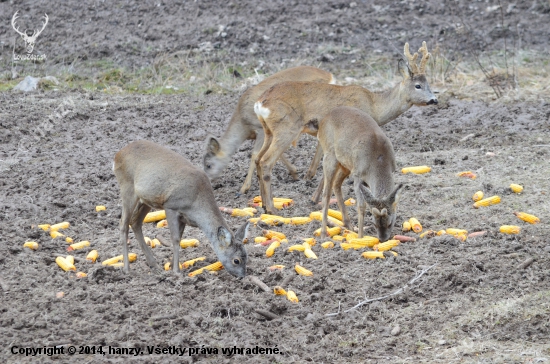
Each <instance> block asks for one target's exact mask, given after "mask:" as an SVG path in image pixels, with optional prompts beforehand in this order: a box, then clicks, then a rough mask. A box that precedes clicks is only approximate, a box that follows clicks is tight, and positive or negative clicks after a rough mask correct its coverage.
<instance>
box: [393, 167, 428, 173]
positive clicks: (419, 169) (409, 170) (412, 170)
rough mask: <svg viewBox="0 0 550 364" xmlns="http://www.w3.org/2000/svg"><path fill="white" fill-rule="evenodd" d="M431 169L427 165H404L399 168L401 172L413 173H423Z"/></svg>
mask: <svg viewBox="0 0 550 364" xmlns="http://www.w3.org/2000/svg"><path fill="white" fill-rule="evenodd" d="M431 170H432V169H431V168H430V167H428V166H417V167H406V168H403V169H401V173H403V174H407V173H414V174H423V173H428V172H430V171H431Z"/></svg>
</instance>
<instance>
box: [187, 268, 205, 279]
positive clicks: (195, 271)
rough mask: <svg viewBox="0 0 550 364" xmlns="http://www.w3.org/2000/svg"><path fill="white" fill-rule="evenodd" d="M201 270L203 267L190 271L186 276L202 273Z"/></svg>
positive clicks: (202, 270)
mask: <svg viewBox="0 0 550 364" xmlns="http://www.w3.org/2000/svg"><path fill="white" fill-rule="evenodd" d="M203 272H204V268H200V269H197V270H194V271H192V272H191V273H189V274H188V276H189V277H194V276H196V275H198V274H202V273H203Z"/></svg>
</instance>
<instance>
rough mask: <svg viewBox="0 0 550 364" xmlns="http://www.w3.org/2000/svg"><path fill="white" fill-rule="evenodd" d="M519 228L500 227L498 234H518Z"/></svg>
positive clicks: (510, 226) (512, 226)
mask: <svg viewBox="0 0 550 364" xmlns="http://www.w3.org/2000/svg"><path fill="white" fill-rule="evenodd" d="M520 230H521V228H520V227H519V226H515V225H502V226H501V227H500V232H501V233H503V234H519V231H520Z"/></svg>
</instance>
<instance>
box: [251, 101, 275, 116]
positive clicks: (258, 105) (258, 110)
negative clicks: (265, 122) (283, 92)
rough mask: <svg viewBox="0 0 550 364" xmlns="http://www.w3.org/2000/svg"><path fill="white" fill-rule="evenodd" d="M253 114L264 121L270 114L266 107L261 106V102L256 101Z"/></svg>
mask: <svg viewBox="0 0 550 364" xmlns="http://www.w3.org/2000/svg"><path fill="white" fill-rule="evenodd" d="M254 112H255V113H256V115H258V116H261V117H262V118H264V119H266V118H267V117H268V116H269V114H270V113H271V112H270V111H269V109H268V108H267V107H263V106H262V102H261V101H256V103H255V104H254Z"/></svg>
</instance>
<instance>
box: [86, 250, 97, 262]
mask: <svg viewBox="0 0 550 364" xmlns="http://www.w3.org/2000/svg"><path fill="white" fill-rule="evenodd" d="M97 256H98V253H97V250H92V251H90V252H89V253H88V255H86V260H89V261H90V262H92V263H95V261H96V260H97Z"/></svg>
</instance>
